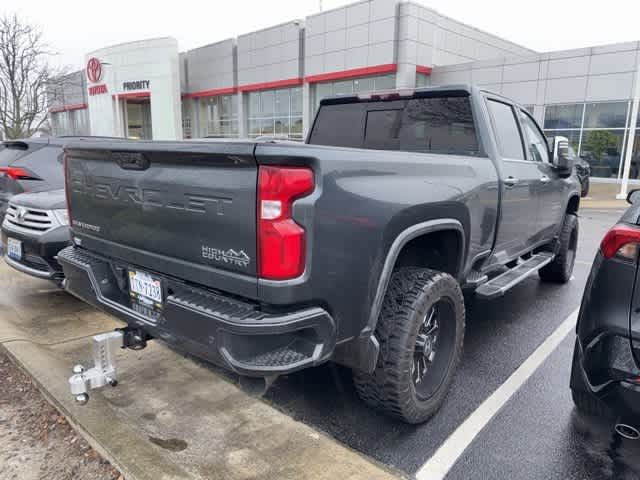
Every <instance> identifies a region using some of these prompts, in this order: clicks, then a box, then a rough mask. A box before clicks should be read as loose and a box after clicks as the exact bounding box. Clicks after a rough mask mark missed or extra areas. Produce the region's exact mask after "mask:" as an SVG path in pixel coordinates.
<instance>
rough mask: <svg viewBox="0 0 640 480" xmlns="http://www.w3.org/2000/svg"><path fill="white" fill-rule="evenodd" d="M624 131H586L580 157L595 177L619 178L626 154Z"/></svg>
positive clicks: (583, 134) (583, 135)
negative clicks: (588, 165)
mask: <svg viewBox="0 0 640 480" xmlns="http://www.w3.org/2000/svg"><path fill="white" fill-rule="evenodd" d="M624 138H625V131H624V130H584V131H583V133H582V146H581V147H580V152H579V155H580V156H581V157H582V158H584V159H585V160H586V161H587V162H589V164H590V165H591V174H592V175H593V176H594V177H604V178H609V177H618V174H619V173H621V172H620V168H621V159H622V154H623V152H624V143H623V142H624Z"/></svg>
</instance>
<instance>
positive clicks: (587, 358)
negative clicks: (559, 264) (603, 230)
mask: <svg viewBox="0 0 640 480" xmlns="http://www.w3.org/2000/svg"><path fill="white" fill-rule="evenodd" d="M629 200H630V203H632V205H631V207H630V208H629V209H628V210H627V211H626V212H625V214H624V215H623V216H622V218H620V220H619V221H618V223H617V224H616V225H615V226H614V227H613V228H611V230H609V232H608V233H607V234H606V235H605V237H604V239H603V240H602V244H601V245H600V249H599V251H598V253H597V254H596V258H595V261H594V263H593V267H592V269H591V274H590V275H589V279H588V281H587V285H586V288H585V291H584V297H583V299H582V305H581V308H580V315H579V317H578V328H577V339H576V345H575V351H574V355H573V368H572V372H571V390H572V394H573V400H574V402H575V404H576V406H577V408H578V410H580V411H582V412H584V413H587V414H591V415H598V416H605V417H612V418H614V419H617V422H616V430H617V431H618V432H619V433H620V434H621V435H623V436H625V437H628V438H633V439H637V438H639V437H640V433H638V430H639V429H640V270H639V269H638V253H639V251H640V191H635V192H632V193H631V194H630V196H629Z"/></svg>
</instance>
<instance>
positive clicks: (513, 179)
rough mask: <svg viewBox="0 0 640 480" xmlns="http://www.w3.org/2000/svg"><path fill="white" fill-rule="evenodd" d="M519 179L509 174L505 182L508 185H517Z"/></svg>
mask: <svg viewBox="0 0 640 480" xmlns="http://www.w3.org/2000/svg"><path fill="white" fill-rule="evenodd" d="M518 181H519V180H518V179H517V178H516V177H511V176H509V177H507V178H505V179H504V184H505V185H506V186H507V187H515V186H516V185H517V184H518Z"/></svg>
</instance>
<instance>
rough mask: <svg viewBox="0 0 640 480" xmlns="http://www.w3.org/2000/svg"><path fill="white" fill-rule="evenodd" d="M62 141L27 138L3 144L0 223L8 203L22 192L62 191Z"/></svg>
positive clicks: (0, 174)
mask: <svg viewBox="0 0 640 480" xmlns="http://www.w3.org/2000/svg"><path fill="white" fill-rule="evenodd" d="M65 141H68V139H65V138H53V137H51V138H29V139H24V140H9V141H5V142H3V146H4V149H2V150H0V219H1V218H2V217H3V215H4V213H5V211H6V210H7V205H8V202H9V199H10V198H11V197H12V196H14V195H17V194H19V193H23V192H42V191H47V190H54V189H60V188H63V187H64V175H63V173H62V155H63V150H62V146H63V145H64V143H65Z"/></svg>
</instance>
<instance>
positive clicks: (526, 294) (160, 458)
mask: <svg viewBox="0 0 640 480" xmlns="http://www.w3.org/2000/svg"><path fill="white" fill-rule="evenodd" d="M619 214H620V213H619V212H612V211H594V210H585V211H583V212H581V238H580V243H579V249H578V255H577V263H576V267H575V271H574V278H573V279H572V281H571V282H569V283H568V284H567V285H551V284H543V283H541V282H540V281H539V280H538V277H537V275H533V276H531V277H529V278H527V279H526V280H525V281H524V282H523V283H522V284H520V285H518V286H516V287H515V288H514V289H513V290H511V291H510V292H508V293H507V295H506V296H504V297H503V298H500V299H497V300H495V301H491V302H487V301H476V300H474V299H472V298H469V299H467V308H468V317H467V331H466V342H465V351H464V355H463V360H462V362H461V365H460V367H459V369H458V372H457V375H456V377H455V381H454V383H453V386H452V390H451V392H450V394H449V396H448V398H447V400H446V402H445V404H444V406H443V408H442V409H441V411H440V412H439V413H438V414H437V415H436V416H435V417H434V418H433V419H432V420H431V421H429V422H428V423H426V424H424V425H419V426H410V425H405V424H402V423H399V422H397V421H395V420H392V419H389V418H387V417H385V416H384V415H382V414H380V413H377V412H375V411H373V410H371V409H369V408H368V407H366V406H365V405H364V404H363V403H361V402H360V401H359V400H358V398H357V396H356V394H355V391H354V388H353V384H352V381H351V376H350V372H349V371H348V370H347V369H345V368H342V367H338V366H336V365H333V364H330V363H329V364H326V365H324V366H321V367H319V368H316V369H312V370H307V371H303V372H300V373H297V374H294V375H290V376H287V377H281V378H279V379H278V380H277V381H276V383H275V384H274V386H273V387H272V388H271V390H270V391H269V392H268V394H267V395H266V397H265V398H264V401H257V400H255V399H251V398H248V397H247V396H246V395H244V393H243V392H241V391H239V390H238V389H237V388H236V387H235V386H234V385H233V382H234V381H235V380H236V378H235V377H234V376H233V375H230V374H227V373H224V372H221V371H220V370H219V369H217V368H215V367H213V366H210V365H207V364H203V363H202V362H197V361H194V360H193V359H191V358H188V357H184V356H182V355H179V354H177V353H176V352H173V351H171V350H169V349H168V348H167V347H165V346H164V345H162V344H160V343H158V342H152V343H151V344H150V347H149V348H148V349H146V350H144V351H142V352H121V353H120V354H119V357H120V358H121V361H122V362H123V367H124V368H123V373H122V377H121V382H120V385H119V386H118V387H117V388H115V389H107V390H104V391H102V392H98V393H95V394H94V395H93V396H92V400H91V401H90V403H89V405H87V406H85V407H78V406H76V405H74V404H73V402H71V400H70V396H69V395H68V391H67V388H68V387H67V386H66V384H65V381H66V376H67V375H68V374H69V367H70V366H71V365H72V364H73V363H74V362H75V361H77V360H78V359H86V358H88V356H89V352H88V349H87V347H88V337H90V336H91V335H93V334H95V333H98V332H100V331H108V330H110V329H112V328H113V327H114V326H116V325H118V323H117V322H114V320H113V319H111V318H110V317H107V316H105V315H102V314H99V313H97V312H95V310H93V309H91V308H90V307H87V306H86V305H84V304H82V303H80V302H78V301H76V300H75V299H73V298H71V297H69V296H68V295H66V294H65V293H63V292H59V291H55V290H51V289H50V288H49V286H48V284H46V283H44V282H39V281H36V280H32V279H29V278H28V277H25V276H21V275H19V274H17V273H10V270H8V269H7V268H5V267H4V266H3V265H0V286H1V287H2V288H0V320H3V321H2V322H0V343H2V344H4V346H5V348H6V349H7V350H9V351H10V352H11V354H12V356H13V357H14V359H17V360H18V361H19V362H20V363H21V364H22V366H23V367H24V368H26V369H27V370H28V371H30V372H32V373H33V372H36V373H37V374H38V375H39V377H38V382H39V383H40V385H41V387H42V388H43V389H44V390H45V391H46V392H47V394H48V395H49V396H50V397H51V398H52V399H53V401H54V402H57V405H58V406H59V408H61V409H62V410H63V411H64V412H65V414H66V415H67V416H68V417H69V418H71V419H72V421H73V422H75V423H76V424H78V425H79V426H80V428H81V430H82V431H83V432H84V433H85V435H88V436H89V437H90V438H91V439H92V440H91V442H92V445H94V444H97V446H98V447H100V446H102V450H101V452H103V453H105V454H106V456H107V457H108V458H110V459H115V462H114V464H116V465H117V466H118V467H119V468H121V470H122V471H123V472H125V476H126V478H128V479H129V478H160V477H159V476H158V474H159V473H163V474H164V477H163V478H225V479H227V478H258V477H261V478H274V479H275V478H278V479H279V478H353V479H355V478H374V477H378V478H390V477H391V476H392V475H393V474H394V473H399V474H401V475H402V474H404V475H406V476H408V477H413V476H415V475H416V473H417V472H418V471H419V470H420V469H421V467H422V466H423V465H424V464H425V463H426V462H427V461H428V460H429V459H430V458H432V456H433V455H434V453H435V452H436V451H437V450H438V448H439V447H440V446H442V445H443V444H444V443H445V442H446V440H447V439H448V438H449V437H450V435H451V434H452V433H453V432H454V431H456V429H457V428H458V427H459V426H460V425H461V424H463V422H465V419H467V418H468V417H469V415H471V414H472V413H473V412H475V411H476V410H477V409H478V407H479V406H480V405H481V404H482V403H483V402H484V401H485V400H486V399H487V398H489V397H490V396H491V395H492V394H493V393H494V392H496V390H497V389H498V388H499V387H500V386H501V385H503V384H504V382H505V381H506V380H507V379H508V378H509V377H510V376H511V375H512V374H513V373H514V372H515V371H516V370H517V369H518V368H519V367H520V366H521V365H522V364H523V362H524V361H525V360H527V358H529V356H530V355H531V354H532V353H533V352H534V351H536V349H537V348H538V347H539V346H540V345H541V344H543V342H545V340H546V339H547V338H548V337H549V336H550V335H551V334H552V333H553V332H554V331H556V329H557V328H558V327H559V326H560V325H561V324H563V322H564V321H565V320H566V319H567V317H569V316H570V315H571V314H572V312H574V311H575V310H576V308H577V307H578V306H579V304H580V300H581V297H582V291H583V288H584V285H585V282H586V279H587V276H588V274H589V271H590V268H591V261H592V259H593V257H594V254H595V251H596V249H597V247H598V245H599V242H600V240H601V238H602V236H603V235H604V233H605V232H606V230H607V229H608V228H609V227H610V226H611V225H612V224H613V223H615V221H616V220H617V218H618V217H619ZM573 341H574V338H573V333H570V334H569V335H568V336H567V337H566V338H564V340H563V341H562V342H561V343H560V345H559V347H558V348H557V349H555V350H554V351H553V353H552V354H551V355H550V356H549V357H548V358H546V360H545V361H544V362H543V363H542V364H541V366H540V367H539V368H537V369H536V370H535V371H534V373H533V375H531V377H530V378H528V380H527V381H526V382H525V383H524V384H523V386H522V387H521V388H520V389H519V390H518V391H517V392H516V393H515V394H514V395H513V396H512V397H511V398H510V399H509V400H508V402H507V403H506V404H505V405H504V407H503V408H502V409H501V410H500V411H499V412H498V413H497V415H496V416H495V417H493V418H492V419H491V420H490V421H489V422H488V423H487V424H486V426H484V428H483V429H482V430H481V431H480V433H479V434H478V435H477V437H475V439H474V440H473V441H472V442H471V443H470V445H469V447H468V448H467V449H466V450H465V451H464V453H463V454H462V455H461V456H460V457H459V458H457V462H456V463H455V464H454V465H453V468H452V469H451V470H450V472H449V475H448V476H447V478H449V479H466V478H491V479H512V478H540V479H543V478H544V479H548V478H562V479H603V478H604V479H635V478H640V442H636V443H633V442H630V441H621V440H620V439H619V438H617V437H616V436H613V435H612V429H611V425H609V424H607V423H606V422H603V421H600V420H598V419H593V418H584V417H582V416H580V415H578V414H577V413H576V411H575V409H574V408H573V404H572V402H571V397H570V392H569V387H568V385H569V372H570V367H571V353H572V348H573ZM38 372H39V373H38ZM269 406H273V407H275V408H269ZM299 422H301V423H299ZM309 427H311V428H309ZM318 431H319V432H320V433H316V432H318ZM323 433H324V434H323ZM325 434H326V435H325ZM344 447H347V448H344ZM352 450H355V451H356V452H360V453H361V454H364V456H368V457H370V458H371V459H372V460H374V462H375V463H371V462H368V461H367V460H366V459H365V457H364V456H360V455H356V454H354V452H353V451H352ZM144 462H147V464H149V465H150V467H149V469H146V470H145V468H144V465H145V463H144ZM376 463H377V465H376ZM378 466H383V468H382V469H380V468H378ZM384 466H387V467H389V468H388V469H385V468H384ZM152 467H153V468H152ZM127 474H129V475H127Z"/></svg>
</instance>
